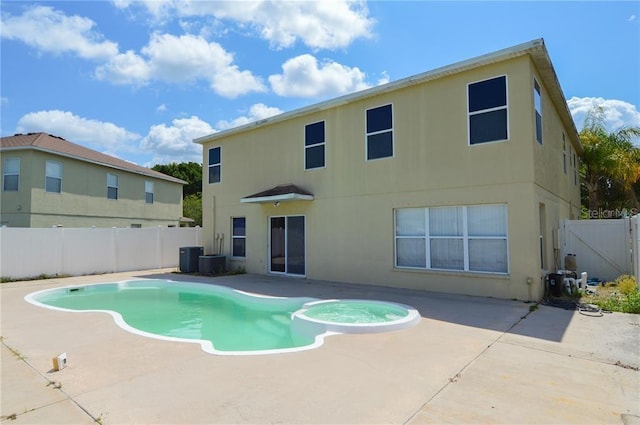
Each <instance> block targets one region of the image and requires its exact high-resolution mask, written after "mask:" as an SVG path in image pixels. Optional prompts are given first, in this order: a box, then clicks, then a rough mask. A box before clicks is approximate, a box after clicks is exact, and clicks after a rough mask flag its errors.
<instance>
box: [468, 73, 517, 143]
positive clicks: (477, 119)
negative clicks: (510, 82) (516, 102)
mask: <svg viewBox="0 0 640 425" xmlns="http://www.w3.org/2000/svg"><path fill="white" fill-rule="evenodd" d="M467 95H468V102H469V110H468V113H469V144H470V145H476V144H479V143H487V142H500V141H505V140H507V139H508V138H509V114H508V110H507V76H506V75H503V76H501V77H495V78H492V79H490V80H484V81H479V82H476V83H470V84H469V85H468V86H467Z"/></svg>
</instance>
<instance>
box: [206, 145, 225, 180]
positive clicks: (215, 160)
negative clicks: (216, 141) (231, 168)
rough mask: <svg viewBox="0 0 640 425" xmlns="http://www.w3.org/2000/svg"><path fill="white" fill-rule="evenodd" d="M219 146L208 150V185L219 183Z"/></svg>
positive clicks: (220, 161) (220, 168) (220, 165)
mask: <svg viewBox="0 0 640 425" xmlns="http://www.w3.org/2000/svg"><path fill="white" fill-rule="evenodd" d="M220 154H221V152H220V146H218V147H215V148H211V149H209V183H220V179H221V172H222V159H221V157H220Z"/></svg>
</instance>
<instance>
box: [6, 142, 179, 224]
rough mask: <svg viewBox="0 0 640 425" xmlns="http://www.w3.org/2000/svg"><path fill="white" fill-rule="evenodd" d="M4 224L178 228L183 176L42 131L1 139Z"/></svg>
mask: <svg viewBox="0 0 640 425" xmlns="http://www.w3.org/2000/svg"><path fill="white" fill-rule="evenodd" d="M0 153H1V154H2V158H1V160H0V165H1V166H2V192H0V193H1V201H2V202H1V203H2V206H1V210H0V221H1V223H2V225H3V226H7V227H52V226H64V227H91V226H95V227H147V226H179V225H180V219H181V216H182V186H183V185H184V184H185V183H186V182H184V181H182V180H179V179H176V178H173V177H171V176H167V175H165V174H162V173H159V172H157V171H153V170H150V169H148V168H144V167H141V166H138V165H135V164H132V163H130V162H127V161H124V160H121V159H118V158H114V157H112V156H109V155H105V154H103V153H100V152H96V151H94V150H91V149H87V148H85V147H83V146H80V145H77V144H75V143H71V142H69V141H67V140H65V139H63V138H60V137H57V136H52V135H49V134H46V133H29V134H16V135H15V136H10V137H3V138H2V144H1V145H0Z"/></svg>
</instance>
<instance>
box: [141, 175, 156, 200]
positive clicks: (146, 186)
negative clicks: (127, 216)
mask: <svg viewBox="0 0 640 425" xmlns="http://www.w3.org/2000/svg"><path fill="white" fill-rule="evenodd" d="M149 189H150V190H149ZM154 189H155V187H154V183H153V182H152V181H151V180H145V181H144V202H145V204H153V201H154V197H155V192H154ZM149 194H150V195H151V202H149V199H148V197H147V195H149Z"/></svg>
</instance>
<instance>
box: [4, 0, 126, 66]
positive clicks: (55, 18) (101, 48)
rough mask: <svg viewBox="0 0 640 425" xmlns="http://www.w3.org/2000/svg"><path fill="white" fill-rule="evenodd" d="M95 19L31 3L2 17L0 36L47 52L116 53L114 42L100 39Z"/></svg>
mask: <svg viewBox="0 0 640 425" xmlns="http://www.w3.org/2000/svg"><path fill="white" fill-rule="evenodd" d="M94 26H95V22H93V21H92V20H91V19H89V18H83V17H81V16H77V15H74V16H66V15H65V14H64V13H62V12H60V11H57V10H55V9H53V8H52V7H49V6H34V7H31V8H29V9H27V10H26V11H25V12H24V13H23V14H22V15H21V16H10V15H9V16H3V17H2V31H1V34H2V38H6V39H9V40H19V41H22V42H23V43H25V44H27V45H29V46H31V47H34V48H36V49H38V50H40V51H43V52H48V53H55V54H61V53H72V54H75V55H78V56H79V57H81V58H85V59H101V58H108V57H111V56H113V55H115V54H117V53H118V44H117V43H114V42H112V41H106V40H103V37H102V35H101V34H99V33H97V32H95V31H94V30H93V27H94Z"/></svg>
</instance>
